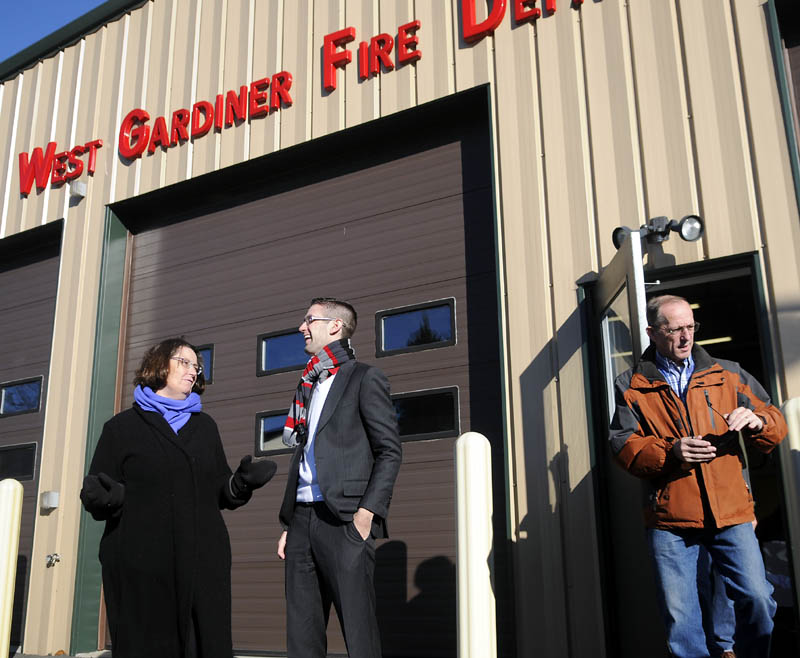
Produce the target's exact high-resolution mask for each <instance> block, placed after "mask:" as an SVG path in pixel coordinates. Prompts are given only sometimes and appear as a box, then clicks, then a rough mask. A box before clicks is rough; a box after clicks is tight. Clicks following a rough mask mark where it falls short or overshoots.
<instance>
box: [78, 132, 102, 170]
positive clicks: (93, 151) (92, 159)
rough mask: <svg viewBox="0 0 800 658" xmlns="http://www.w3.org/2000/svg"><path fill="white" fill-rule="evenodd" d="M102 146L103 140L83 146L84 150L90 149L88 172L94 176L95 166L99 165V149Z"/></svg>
mask: <svg viewBox="0 0 800 658" xmlns="http://www.w3.org/2000/svg"><path fill="white" fill-rule="evenodd" d="M102 145H103V140H102V139H95V140H93V141H91V142H87V143H86V144H84V145H83V148H87V149H89V166H88V167H87V171H88V172H89V173H90V174H94V170H95V166H96V165H97V149H99V148H100V147H101V146H102Z"/></svg>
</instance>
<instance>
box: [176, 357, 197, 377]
mask: <svg viewBox="0 0 800 658" xmlns="http://www.w3.org/2000/svg"><path fill="white" fill-rule="evenodd" d="M169 358H170V359H173V360H174V361H177V362H178V363H180V364H181V365H182V366H183V367H184V368H186V369H187V370H188V369H189V368H193V369H194V371H195V372H196V373H197V374H198V375H202V374H203V366H201V365H200V364H199V363H192V362H191V361H189V359H184V358H183V357H182V356H171V357H169Z"/></svg>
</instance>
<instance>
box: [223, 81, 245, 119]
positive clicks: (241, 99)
mask: <svg viewBox="0 0 800 658" xmlns="http://www.w3.org/2000/svg"><path fill="white" fill-rule="evenodd" d="M246 118H247V85H242V86H241V87H239V95H238V96H237V95H236V92H235V91H233V89H231V90H230V91H229V92H228V94H227V96H226V98H225V125H226V126H230V125H232V124H233V122H234V121H244V120H245V119H246Z"/></svg>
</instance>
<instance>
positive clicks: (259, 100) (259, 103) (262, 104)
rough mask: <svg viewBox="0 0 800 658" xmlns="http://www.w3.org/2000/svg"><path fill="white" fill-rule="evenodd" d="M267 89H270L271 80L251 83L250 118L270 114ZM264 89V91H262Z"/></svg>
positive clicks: (262, 79) (265, 79)
mask: <svg viewBox="0 0 800 658" xmlns="http://www.w3.org/2000/svg"><path fill="white" fill-rule="evenodd" d="M267 87H269V78H261V80H256V81H255V82H251V83H250V118H251V119H252V118H253V117H260V116H263V115H265V114H266V113H267V112H269V106H268V105H267V98H268V97H269V94H268V93H267ZM262 88H263V90H264V91H260V90H261V89H262Z"/></svg>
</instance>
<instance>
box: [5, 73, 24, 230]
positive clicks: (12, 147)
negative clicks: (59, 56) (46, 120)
mask: <svg viewBox="0 0 800 658" xmlns="http://www.w3.org/2000/svg"><path fill="white" fill-rule="evenodd" d="M17 80H18V82H17V94H16V98H15V99H14V119H13V121H12V125H11V136H10V138H9V140H8V160H7V162H8V167H7V168H6V184H5V190H4V192H3V212H2V217H0V239H2V238H4V237H6V218H7V217H8V202H9V198H10V196H11V179H12V178H13V177H14V152H15V151H16V142H17V127H18V126H19V105H20V103H21V102H22V88H23V87H24V86H25V85H24V82H25V74H24V73H20V74H19V77H18V78H17ZM6 84H7V83H6ZM5 86H6V85H3V87H4V88H5Z"/></svg>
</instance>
